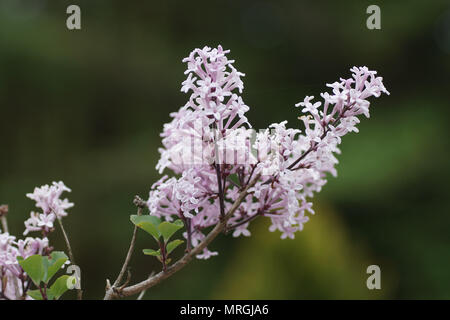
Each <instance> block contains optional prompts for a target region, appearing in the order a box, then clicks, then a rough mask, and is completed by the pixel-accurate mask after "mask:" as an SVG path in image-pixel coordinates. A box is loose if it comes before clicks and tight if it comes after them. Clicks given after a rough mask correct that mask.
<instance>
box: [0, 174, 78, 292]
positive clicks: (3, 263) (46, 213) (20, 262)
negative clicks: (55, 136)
mask: <svg viewBox="0 0 450 320" xmlns="http://www.w3.org/2000/svg"><path fill="white" fill-rule="evenodd" d="M65 191H69V192H70V189H69V188H67V187H66V186H65V185H64V183H63V182H53V184H52V185H51V186H49V185H44V186H42V187H40V188H35V189H34V192H33V193H29V194H27V197H28V198H30V199H32V200H34V201H36V207H37V208H39V209H40V210H42V212H39V213H36V212H31V214H30V218H29V219H27V220H26V221H25V223H24V224H25V231H24V233H23V234H24V235H28V233H29V232H40V233H41V237H35V238H33V237H29V236H28V237H26V238H25V239H24V240H22V239H20V240H16V237H15V236H12V235H10V234H9V232H8V229H7V224H6V217H5V214H6V212H7V211H8V210H7V206H1V210H0V211H1V214H0V216H1V218H2V222H3V223H2V228H3V231H2V230H0V299H8V300H14V299H39V298H43V299H47V298H50V297H53V298H59V296H60V294H62V291H61V292H60V291H58V292H56V289H55V288H56V287H59V286H58V285H57V286H55V288H54V289H53V291H52V290H51V288H47V284H48V282H49V280H50V279H51V276H50V273H49V274H48V275H47V276H46V277H45V278H39V277H37V278H36V277H35V275H34V274H33V275H31V274H28V272H27V268H28V267H29V266H32V265H33V264H43V265H44V264H45V266H46V267H49V266H50V265H54V272H56V271H57V270H58V269H59V268H58V267H57V266H64V264H67V263H69V260H68V259H67V257H66V256H65V254H64V253H62V252H57V251H53V247H52V246H50V244H49V240H48V235H49V234H50V233H51V232H53V231H54V225H53V224H54V221H55V220H56V219H58V222H60V220H61V219H62V217H65V216H67V211H66V210H67V209H69V208H71V207H73V203H70V202H69V201H68V200H67V199H61V198H60V197H61V195H62V193H63V192H65ZM61 226H62V224H61ZM63 233H64V236H65V238H67V235H66V234H65V231H63ZM67 241H68V240H67ZM69 246H70V245H69ZM69 252H70V256H71V261H70V262H72V263H73V255H72V253H71V249H69ZM44 260H46V261H47V260H48V262H46V261H44ZM53 274H54V273H53ZM33 277H34V278H33ZM66 277H67V276H63V277H60V278H59V279H58V280H56V281H61V282H63V281H65V280H66ZM33 282H34V283H35V285H36V287H37V288H38V289H37V290H30V289H31V284H32V283H33ZM63 289H65V288H64V287H63ZM66 290H67V289H66ZM64 291H65V290H64Z"/></svg>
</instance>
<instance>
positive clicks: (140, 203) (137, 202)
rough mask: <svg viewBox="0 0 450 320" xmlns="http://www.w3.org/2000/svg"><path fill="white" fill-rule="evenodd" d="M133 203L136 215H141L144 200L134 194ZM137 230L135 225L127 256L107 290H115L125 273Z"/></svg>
mask: <svg viewBox="0 0 450 320" xmlns="http://www.w3.org/2000/svg"><path fill="white" fill-rule="evenodd" d="M133 203H134V204H135V205H136V206H137V208H138V209H137V215H138V216H140V215H142V210H143V209H144V207H145V202H144V201H143V200H142V199H141V198H140V197H139V196H135V198H134V200H133ZM137 231H138V228H137V227H136V226H134V229H133V236H132V237H131V242H130V247H129V248H128V252H127V256H126V257H125V261H124V263H123V265H122V268H121V269H120V272H119V275H118V276H117V279H116V281H114V283H113V285H112V286H107V289H108V290H115V289H117V287H118V286H119V284H120V283H121V282H122V279H123V277H124V275H125V272H126V271H127V268H128V264H129V263H130V260H131V256H132V255H133V251H134V245H135V243H136V237H137Z"/></svg>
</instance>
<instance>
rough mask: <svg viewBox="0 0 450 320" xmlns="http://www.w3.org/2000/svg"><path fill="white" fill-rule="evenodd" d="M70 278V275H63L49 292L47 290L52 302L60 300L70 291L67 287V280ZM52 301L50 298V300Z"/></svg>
mask: <svg viewBox="0 0 450 320" xmlns="http://www.w3.org/2000/svg"><path fill="white" fill-rule="evenodd" d="M69 278H70V276H68V275H66V274H65V275H62V276H61V277H59V278H58V279H56V280H55V282H53V284H52V286H51V287H50V289H49V290H47V294H48V295H49V297H50V296H52V300H53V299H59V298H60V297H61V296H62V295H63V293H64V292H66V291H67V290H69V287H68V286H67V279H69ZM49 300H50V298H49Z"/></svg>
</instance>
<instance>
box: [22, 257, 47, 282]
mask: <svg viewBox="0 0 450 320" xmlns="http://www.w3.org/2000/svg"><path fill="white" fill-rule="evenodd" d="M18 261H19V264H20V266H21V267H22V269H23V270H24V271H25V272H26V273H27V274H28V276H29V277H30V278H31V280H33V282H34V284H35V285H36V286H37V287H39V284H40V283H41V281H42V280H43V279H44V278H45V276H46V273H47V268H46V265H45V264H44V258H43V257H42V256H41V255H39V254H35V255H33V256H30V257H28V258H26V259H25V260H19V259H18Z"/></svg>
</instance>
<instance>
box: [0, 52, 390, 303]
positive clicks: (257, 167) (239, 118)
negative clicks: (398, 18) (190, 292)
mask: <svg viewBox="0 0 450 320" xmlns="http://www.w3.org/2000/svg"><path fill="white" fill-rule="evenodd" d="M228 53H229V50H224V49H223V48H222V47H221V46H218V47H217V48H209V47H204V48H203V49H195V50H194V51H192V52H191V54H190V55H189V56H188V57H187V58H185V59H184V60H183V62H185V63H186V64H187V70H186V72H185V74H186V75H187V78H186V80H185V81H184V82H183V83H182V88H181V91H183V92H185V93H190V97H189V100H188V102H187V103H186V104H185V105H184V106H182V107H181V108H180V109H179V110H178V111H176V112H173V113H171V114H170V116H171V118H172V120H171V121H170V122H169V123H167V124H165V125H164V129H163V132H162V133H161V137H162V148H160V149H159V152H160V154H161V157H160V160H159V161H158V164H157V166H156V169H157V170H159V172H160V173H163V171H165V170H170V171H172V173H173V174H174V175H175V176H174V177H171V178H169V177H168V176H167V175H165V176H163V177H162V178H161V179H160V180H159V181H157V182H156V183H155V184H154V185H153V186H152V187H151V190H150V193H149V198H148V200H147V201H145V202H143V201H142V200H140V201H139V205H138V206H139V207H140V209H139V210H140V211H139V213H138V215H135V216H132V217H131V220H132V222H133V223H134V224H135V225H136V227H139V228H142V229H144V230H145V231H147V232H148V233H150V234H151V235H152V236H153V237H154V238H155V240H156V241H157V243H158V246H159V249H158V250H153V249H146V250H144V253H145V254H148V255H153V256H156V257H157V258H158V259H159V260H160V261H161V262H162V263H163V271H162V273H165V272H167V270H168V268H167V264H168V263H170V259H169V258H168V255H169V254H170V252H171V251H173V250H174V248H175V247H177V246H178V245H179V244H181V243H182V242H183V241H182V240H172V241H169V240H170V238H171V236H172V235H173V234H174V232H176V231H177V230H178V229H179V228H183V236H184V238H185V240H186V250H185V255H184V256H183V258H181V259H180V260H179V261H178V262H176V263H175V264H174V265H173V266H172V267H171V268H172V269H171V270H172V271H171V273H173V272H176V271H178V270H179V269H181V268H182V267H183V266H184V265H185V264H186V263H187V262H189V260H190V258H191V257H192V256H196V257H197V258H198V259H208V258H209V257H211V256H214V255H217V254H218V253H217V252H215V251H210V250H209V249H208V248H207V245H209V244H210V242H211V241H212V240H213V239H214V237H215V236H217V234H219V233H220V232H222V231H224V232H225V233H228V232H231V233H232V235H233V236H234V237H238V236H250V235H251V233H250V230H249V225H250V223H251V222H252V221H253V220H254V219H256V218H258V217H266V218H268V219H270V222H271V225H270V227H269V230H270V231H279V232H280V233H281V238H282V239H284V238H292V239H293V238H294V235H295V233H296V232H297V231H301V230H302V229H303V225H304V224H305V223H306V222H307V221H308V219H309V218H308V215H307V213H308V212H309V213H310V214H313V213H314V211H313V209H312V203H311V198H312V197H313V196H314V194H315V193H316V192H319V191H320V190H321V189H322V186H324V185H325V184H326V182H327V180H326V179H327V175H328V174H331V175H333V176H336V174H337V172H336V168H335V165H336V164H337V163H338V160H337V159H336V157H335V155H336V154H338V153H339V152H340V150H339V148H338V146H339V144H340V143H341V139H342V137H343V136H344V135H346V134H347V133H349V132H358V129H357V127H356V125H357V124H358V123H359V118H358V117H359V116H361V115H363V116H365V117H367V118H368V117H369V116H370V114H369V106H370V103H369V101H368V99H369V98H371V97H379V96H380V95H381V94H382V93H385V94H389V92H388V91H387V90H386V88H385V87H384V85H383V82H382V78H381V77H377V75H376V72H375V71H371V70H369V69H368V68H366V67H353V68H352V69H350V71H351V73H352V74H351V77H350V78H345V79H343V78H341V79H340V80H339V81H337V82H334V83H331V84H327V86H328V87H329V88H330V92H324V93H321V95H320V96H321V100H320V101H316V100H314V97H312V96H307V97H306V98H305V99H304V100H303V101H302V102H300V103H298V104H296V105H295V106H296V107H298V108H300V110H301V113H302V115H301V116H300V117H299V119H300V120H301V123H302V124H303V126H304V129H303V130H301V129H297V128H289V127H287V121H283V122H281V123H273V124H271V125H269V127H268V128H266V129H263V130H258V131H256V130H253V129H252V127H251V125H250V123H249V121H248V119H247V117H246V116H245V114H246V112H247V111H248V110H249V107H248V106H247V105H246V104H245V103H244V101H243V99H242V97H241V96H240V94H242V91H243V89H244V84H243V82H242V77H243V76H244V74H243V73H241V72H239V71H237V70H236V68H235V67H234V66H233V63H234V60H229V59H228V57H227V54H228ZM64 191H70V189H68V188H67V187H66V186H65V185H64V184H63V183H62V182H59V183H55V182H54V183H53V184H52V185H51V186H47V185H46V186H43V187H41V188H36V189H35V190H34V192H33V193H32V194H27V196H28V197H29V198H31V199H33V200H35V201H36V207H37V208H39V209H40V210H41V211H40V212H32V213H31V216H30V218H29V219H28V220H26V221H25V232H24V235H27V234H28V233H29V232H36V231H38V232H41V235H42V237H41V238H31V237H27V238H26V239H25V240H18V241H16V238H15V237H14V236H11V235H10V234H9V233H8V231H7V230H3V233H1V234H0V268H1V269H0V276H1V277H0V285H1V287H0V289H1V291H0V294H1V296H0V299H1V298H4V299H13V298H15V297H24V298H27V296H26V293H25V292H26V288H28V286H29V285H30V280H29V278H28V277H27V276H26V273H25V272H24V270H23V268H21V265H19V263H18V257H21V258H23V259H26V258H27V257H29V256H31V255H34V254H41V255H49V254H51V252H52V250H53V249H52V247H50V246H49V243H48V238H47V235H48V234H49V233H50V232H51V231H52V230H53V229H54V223H55V221H57V220H58V221H60V219H61V218H62V217H64V216H66V215H67V212H66V210H67V209H69V208H70V207H72V206H73V204H72V203H70V202H69V201H68V200H67V199H64V200H62V199H61V198H60V197H61V194H62V193H63V192H64ZM143 206H146V207H147V208H148V211H149V214H142V211H141V210H142V207H143ZM212 227H213V228H212ZM4 228H5V227H4ZM211 228H212V230H211ZM208 230H209V231H208ZM208 232H209V233H208ZM134 241H135V237H133V239H132V245H131V246H130V251H129V254H128V255H127V259H126V261H125V263H124V266H123V267H122V271H121V273H120V275H119V277H118V279H117V280H116V281H115V283H114V284H113V285H111V284H110V283H109V282H108V285H107V292H106V296H105V299H110V298H112V297H121V296H126V295H131V294H134V293H137V292H141V291H144V290H145V289H147V288H149V287H150V286H152V285H154V284H156V283H158V282H159V281H162V280H163V279H164V278H165V277H166V275H164V274H162V275H161V274H159V275H156V276H155V277H154V278H149V279H147V280H145V281H143V282H141V283H139V284H137V285H134V286H131V287H130V288H125V289H124V288H123V287H124V286H122V287H120V290H119V289H118V285H119V283H120V281H121V279H122V277H123V274H124V272H125V270H126V267H127V264H128V262H129V256H131V252H132V249H133V247H134Z"/></svg>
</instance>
